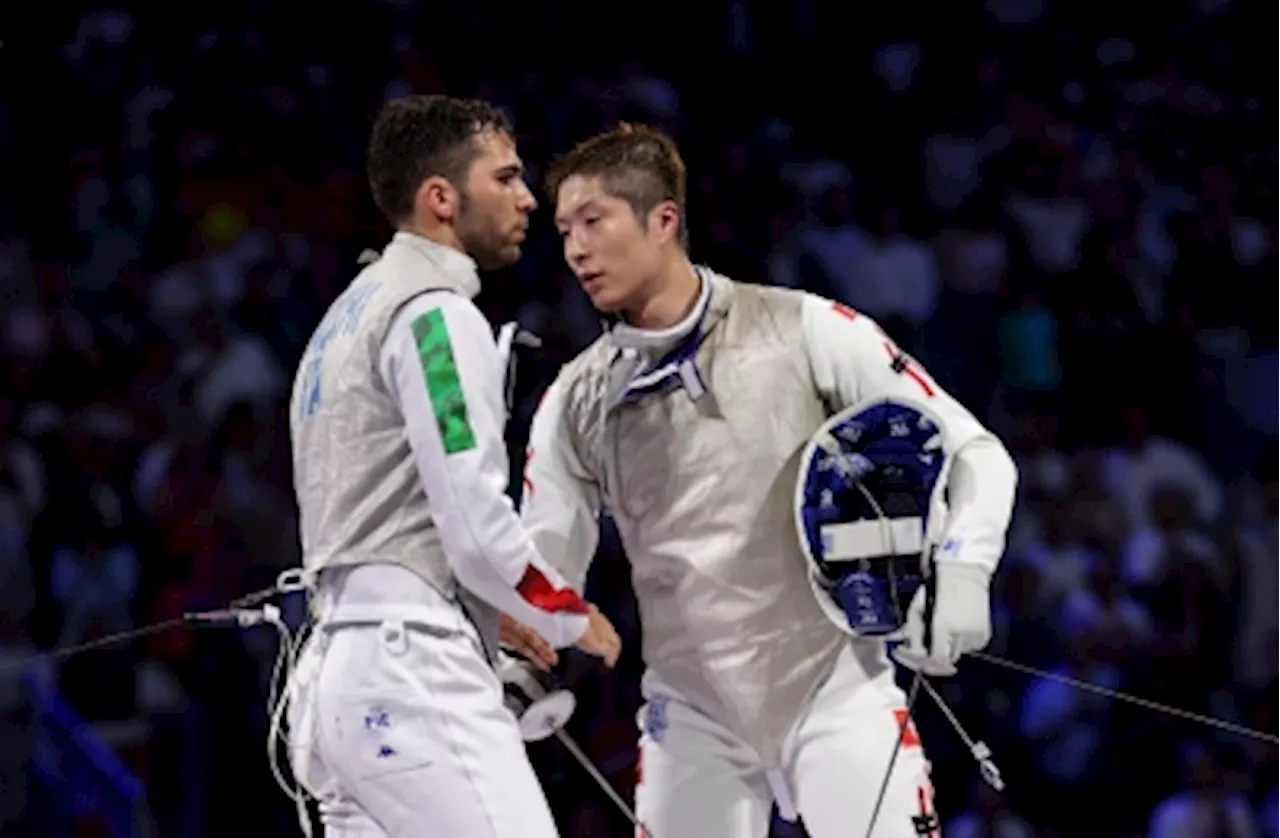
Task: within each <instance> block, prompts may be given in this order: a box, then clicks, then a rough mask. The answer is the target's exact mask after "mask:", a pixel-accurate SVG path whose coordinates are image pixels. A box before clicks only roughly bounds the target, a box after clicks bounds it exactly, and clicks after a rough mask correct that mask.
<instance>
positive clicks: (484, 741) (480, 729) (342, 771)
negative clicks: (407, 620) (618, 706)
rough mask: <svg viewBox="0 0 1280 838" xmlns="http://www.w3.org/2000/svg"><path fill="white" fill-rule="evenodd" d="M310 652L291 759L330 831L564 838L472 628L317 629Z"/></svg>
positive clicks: (303, 665)
mask: <svg viewBox="0 0 1280 838" xmlns="http://www.w3.org/2000/svg"><path fill="white" fill-rule="evenodd" d="M308 655H317V656H319V657H320V660H318V661H314V664H316V665H317V666H316V668H315V669H314V670H313V671H314V672H315V676H314V678H313V679H310V680H311V681H312V683H311V684H309V685H308V684H305V683H304V684H301V685H300V686H299V689H298V692H297V693H296V694H295V707H294V708H293V711H292V713H291V715H292V716H293V717H294V719H295V722H294V725H292V727H293V729H294V739H293V754H294V756H293V759H294V764H295V773H297V771H298V769H299V768H300V769H302V776H303V777H304V779H305V781H306V785H307V787H308V788H309V789H311V790H312V791H313V792H315V793H316V794H317V796H318V797H319V805H320V813H321V819H322V822H323V824H324V830H325V831H324V834H325V836H326V838H421V836H424V835H430V836H433V838H557V832H556V827H555V822H554V821H553V820H552V817H551V811H550V809H549V807H548V806H547V802H546V798H545V797H544V795H543V793H542V788H541V787H540V786H539V784H538V779H537V777H536V775H535V774H534V772H533V767H532V766H531V765H530V763H529V759H528V756H527V754H526V753H525V746H524V741H523V740H522V739H521V737H520V732H519V729H518V727H517V725H516V720H515V717H514V716H513V715H512V713H511V711H510V710H508V709H507V707H506V706H505V705H504V704H503V691H502V684H501V683H500V681H499V680H498V676H497V675H496V674H495V673H494V671H493V669H492V668H491V667H490V666H489V664H488V662H487V661H486V659H485V657H484V655H483V652H482V651H481V647H480V641H479V638H478V636H477V635H476V634H475V633H474V630H472V631H471V632H457V631H454V632H449V631H435V630H429V629H427V628H426V627H418V626H414V625H409V626H407V627H406V625H405V624H404V623H401V622H395V621H384V622H382V623H381V624H376V623H375V624H366V625H348V626H343V627H341V628H336V629H319V630H317V632H316V634H315V635H314V636H313V638H312V642H311V645H310V646H309V647H308V649H307V651H306V652H305V653H304V660H303V661H302V662H300V664H299V674H300V675H301V674H302V673H303V672H304V671H305V670H306V669H307V668H308V667H307V662H306V660H305V658H306V656H308Z"/></svg>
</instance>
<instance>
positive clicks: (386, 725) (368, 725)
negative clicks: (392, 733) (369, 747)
mask: <svg viewBox="0 0 1280 838" xmlns="http://www.w3.org/2000/svg"><path fill="white" fill-rule="evenodd" d="M364 729H365V730H368V731H377V730H390V729H391V714H390V713H389V712H387V709H386V708H385V707H379V706H378V705H376V704H375V705H373V706H372V707H370V708H369V711H368V712H367V713H365V714H364Z"/></svg>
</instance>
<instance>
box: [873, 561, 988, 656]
mask: <svg viewBox="0 0 1280 838" xmlns="http://www.w3.org/2000/svg"><path fill="white" fill-rule="evenodd" d="M934 573H935V574H936V577H937V578H936V580H935V581H934V586H935V588H934V590H933V591H932V592H929V591H927V590H926V588H925V587H921V588H920V590H918V591H916V595H915V597H913V598H912V600H911V605H910V607H908V608H907V624H906V626H905V634H906V640H905V642H903V644H902V645H901V646H899V647H898V648H896V649H894V651H893V657H894V659H895V660H896V661H897V662H898V663H900V664H902V665H903V666H905V667H907V668H908V669H912V670H915V671H917V672H921V673H923V674H925V675H943V676H945V675H954V674H955V673H956V661H958V660H959V659H960V656H961V655H963V654H964V653H965V652H976V651H978V650H979V649H982V648H983V647H984V646H986V645H987V643H988V642H990V640H991V600H990V594H989V592H988V588H989V585H990V575H989V574H988V573H987V571H986V570H985V569H984V568H980V567H975V566H973V565H965V564H958V563H955V562H938V563H937V564H936V565H934ZM930 593H932V599H933V602H931V603H930V602H929V601H928V600H929V599H930V597H929V594H930Z"/></svg>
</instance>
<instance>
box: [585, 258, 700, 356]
mask: <svg viewBox="0 0 1280 838" xmlns="http://www.w3.org/2000/svg"><path fill="white" fill-rule="evenodd" d="M694 272H695V273H696V274H697V276H698V281H699V283H700V287H699V290H698V301H697V302H696V303H694V305H693V310H692V311H690V312H689V313H688V314H687V315H685V317H684V319H682V320H681V321H680V322H679V323H677V324H675V325H674V326H667V327H666V328H664V329H642V328H640V327H638V326H631V325H629V324H627V323H623V322H622V321H618V322H617V323H615V324H614V326H613V328H611V329H610V330H609V335H610V337H611V338H612V339H613V342H614V344H615V345H617V346H619V347H621V348H623V349H636V350H639V351H642V352H657V353H661V352H663V351H665V350H667V349H670V348H671V347H672V346H673V345H674V344H676V343H677V342H678V341H679V340H680V339H681V338H684V337H686V336H687V335H688V334H689V333H691V332H692V331H693V330H694V329H695V328H697V326H698V322H699V321H700V320H701V319H702V315H703V313H704V312H705V311H706V310H707V304H708V303H709V302H710V301H711V281H710V280H709V279H708V278H707V277H706V276H704V275H703V273H702V271H700V270H698V269H696V268H695V269H694Z"/></svg>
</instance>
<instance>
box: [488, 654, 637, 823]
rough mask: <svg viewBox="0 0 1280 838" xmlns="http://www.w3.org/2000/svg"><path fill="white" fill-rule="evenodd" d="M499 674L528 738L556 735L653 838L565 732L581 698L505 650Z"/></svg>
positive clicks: (508, 703)
mask: <svg viewBox="0 0 1280 838" xmlns="http://www.w3.org/2000/svg"><path fill="white" fill-rule="evenodd" d="M498 675H499V677H500V678H501V679H502V682H503V686H504V692H505V693H506V704H507V707H509V708H510V709H511V712H512V713H514V714H515V716H516V719H518V720H519V723H520V733H521V735H522V736H523V737H524V740H525V741H526V742H537V741H539V740H541V739H546V738H547V737H548V736H554V737H555V738H556V739H558V740H559V741H560V744H561V745H563V746H564V749H565V750H566V751H568V752H569V754H570V755H571V756H572V757H573V758H574V760H576V761H577V763H578V764H579V765H581V766H582V768H583V770H584V771H586V772H587V774H588V775H590V777H591V779H592V780H594V781H595V783H596V785H598V786H599V787H600V788H601V789H602V790H603V791H604V793H605V794H607V795H608V796H609V799H610V800H612V801H613V803H614V805H615V806H617V807H618V810H619V811H620V812H622V814H624V815H626V817H627V820H629V821H631V824H632V825H633V826H634V827H635V828H636V830H637V833H636V834H637V835H640V836H645V838H653V833H651V832H650V831H649V829H648V827H646V826H645V825H644V824H643V823H641V822H640V818H639V817H638V816H637V815H636V813H635V810H634V809H632V808H631V806H630V805H628V804H627V801H625V800H623V798H622V795H620V794H618V792H617V790H616V789H614V787H613V784H612V783H610V782H609V780H608V778H606V777H605V776H604V775H603V774H601V773H600V769H599V768H597V767H596V766H595V763H593V762H592V761H591V758H590V757H589V756H587V754H586V753H585V752H584V751H583V750H582V748H580V747H579V746H578V743H577V742H575V741H573V738H572V737H571V736H569V734H567V733H565V732H564V725H565V723H567V722H568V721H569V717H570V716H572V715H573V711H574V709H575V708H576V707H577V700H576V699H575V698H574V697H573V693H571V692H569V691H568V690H566V689H558V688H555V686H554V685H553V684H551V683H550V680H549V679H548V678H547V676H546V675H545V674H543V673H542V672H540V671H539V670H537V669H536V668H534V666H533V665H532V664H529V663H525V662H523V661H518V660H516V659H515V658H513V657H511V656H510V655H507V654H505V653H500V654H499V663H498Z"/></svg>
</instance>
